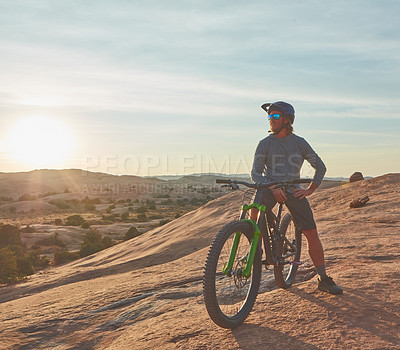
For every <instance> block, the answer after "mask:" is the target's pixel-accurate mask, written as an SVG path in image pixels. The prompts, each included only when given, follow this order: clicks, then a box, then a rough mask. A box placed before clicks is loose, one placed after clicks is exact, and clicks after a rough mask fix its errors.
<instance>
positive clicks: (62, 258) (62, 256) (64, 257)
mask: <svg viewBox="0 0 400 350" xmlns="http://www.w3.org/2000/svg"><path fill="white" fill-rule="evenodd" d="M79 258H80V255H79V252H69V251H68V250H66V249H65V250H61V251H58V252H54V265H60V264H65V263H68V262H70V261H74V260H76V259H79Z"/></svg>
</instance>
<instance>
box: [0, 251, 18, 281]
mask: <svg viewBox="0 0 400 350" xmlns="http://www.w3.org/2000/svg"><path fill="white" fill-rule="evenodd" d="M17 279H18V267H17V258H16V257H15V255H14V254H13V253H12V251H11V250H9V249H8V248H1V249H0V283H11V282H15V281H16V280H17Z"/></svg>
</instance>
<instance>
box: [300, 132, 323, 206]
mask: <svg viewBox="0 0 400 350" xmlns="http://www.w3.org/2000/svg"><path fill="white" fill-rule="evenodd" d="M302 146H303V147H302V149H303V157H304V159H306V160H307V161H308V162H309V163H310V164H311V166H312V167H313V168H314V169H315V173H314V178H313V181H312V182H311V183H310V186H308V188H307V189H302V188H299V189H296V190H295V191H294V194H293V195H294V196H295V197H298V198H299V199H302V198H305V197H307V196H310V195H312V194H313V193H314V192H315V190H316V189H317V188H318V186H319V185H320V184H321V182H322V179H323V178H324V176H325V173H326V166H325V164H324V162H323V161H322V159H321V158H320V157H319V156H318V154H317V153H315V151H314V150H313V149H312V147H311V146H310V145H309V143H308V142H307V141H306V140H304V139H303V145H302Z"/></svg>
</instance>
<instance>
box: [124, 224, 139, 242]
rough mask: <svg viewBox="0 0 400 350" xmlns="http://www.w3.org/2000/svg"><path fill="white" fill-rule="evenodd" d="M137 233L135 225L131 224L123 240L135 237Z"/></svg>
mask: <svg viewBox="0 0 400 350" xmlns="http://www.w3.org/2000/svg"><path fill="white" fill-rule="evenodd" d="M139 235H140V233H139V231H138V229H137V228H136V227H135V226H132V227H130V228H129V230H128V231H127V232H126V233H125V236H124V241H127V240H128V239H131V238H135V237H137V236H139Z"/></svg>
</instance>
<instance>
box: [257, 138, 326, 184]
mask: <svg viewBox="0 0 400 350" xmlns="http://www.w3.org/2000/svg"><path fill="white" fill-rule="evenodd" d="M304 160H307V161H308V162H309V163H310V164H311V166H312V167H313V168H314V169H315V173H314V178H313V180H312V181H313V182H314V183H315V184H316V185H317V186H319V185H320V184H321V182H322V179H323V178H324V175H325V172H326V167H325V164H324V163H323V161H322V160H321V158H320V157H319V156H318V155H317V153H315V151H314V150H313V149H312V148H311V146H310V145H309V144H308V142H307V141H306V140H305V139H303V138H302V137H299V136H297V135H295V134H290V135H288V136H286V137H283V138H278V137H276V136H275V135H270V136H268V137H266V138H265V139H263V140H261V141H260V142H259V144H258V146H257V149H256V152H255V155H254V162H253V168H252V171H251V179H252V180H253V181H254V182H256V183H269V182H274V181H286V180H295V179H299V178H300V170H301V167H302V165H303V163H304Z"/></svg>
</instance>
